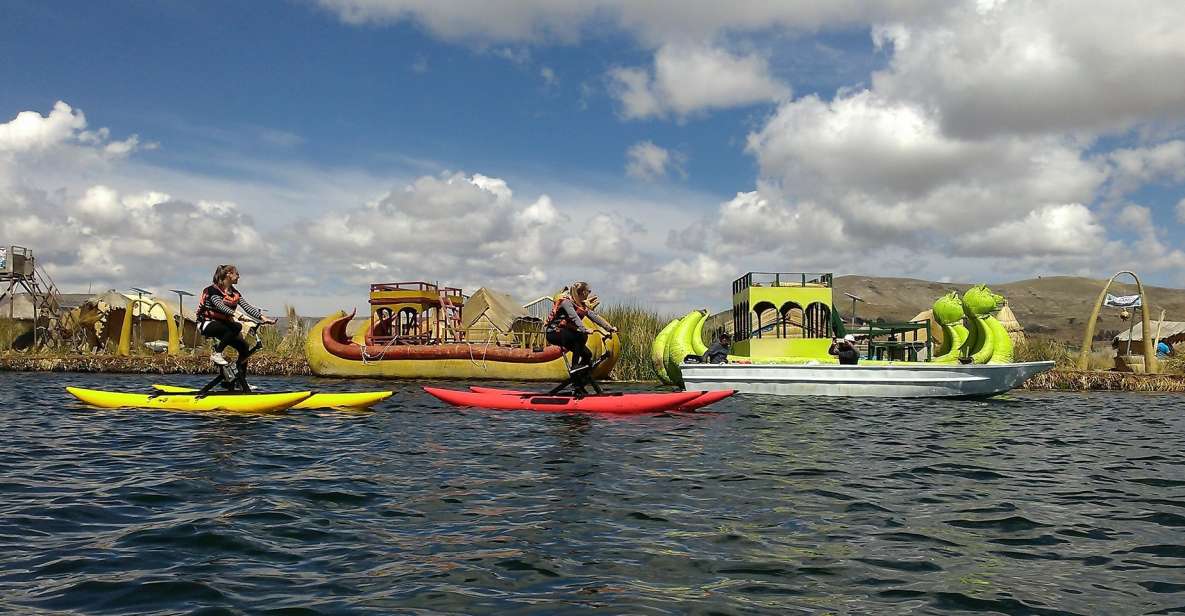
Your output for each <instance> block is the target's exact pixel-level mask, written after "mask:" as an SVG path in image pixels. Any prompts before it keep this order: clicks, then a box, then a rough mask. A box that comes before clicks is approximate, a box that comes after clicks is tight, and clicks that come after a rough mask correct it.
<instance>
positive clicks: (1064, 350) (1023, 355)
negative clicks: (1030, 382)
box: [1012, 337, 1078, 369]
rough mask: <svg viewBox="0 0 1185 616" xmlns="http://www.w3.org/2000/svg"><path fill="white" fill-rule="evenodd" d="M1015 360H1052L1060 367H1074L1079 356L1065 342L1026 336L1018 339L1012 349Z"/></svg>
mask: <svg viewBox="0 0 1185 616" xmlns="http://www.w3.org/2000/svg"><path fill="white" fill-rule="evenodd" d="M1012 356H1013V360H1014V361H1018V362H1024V361H1052V362H1054V363H1056V364H1057V367H1058V368H1067V369H1069V368H1073V367H1075V366H1077V365H1078V356H1077V355H1075V354H1074V353H1073V352H1072V351H1071V350H1070V348H1069V347H1067V346H1066V345H1065V344H1063V343H1061V342H1058V341H1056V340H1051V339H1049V338H1032V337H1026V338H1022V339H1021V340H1019V341H1017V342H1016V344H1015V345H1014V346H1013V349H1012Z"/></svg>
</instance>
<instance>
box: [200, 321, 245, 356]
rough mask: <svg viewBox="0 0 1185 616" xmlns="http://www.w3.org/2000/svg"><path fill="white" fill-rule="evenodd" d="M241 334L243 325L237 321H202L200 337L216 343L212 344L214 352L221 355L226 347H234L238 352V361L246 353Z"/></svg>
mask: <svg viewBox="0 0 1185 616" xmlns="http://www.w3.org/2000/svg"><path fill="white" fill-rule="evenodd" d="M242 333H243V324H242V323H239V322H238V321H215V320H213V319H211V320H209V321H202V335H203V336H205V337H207V338H213V339H215V340H217V341H218V342H216V343H215V344H214V350H215V351H217V352H219V353H221V352H222V350H223V349H225V348H226V347H227V346H231V347H234V350H236V351H238V352H239V359H240V360H241V359H243V358H244V357H245V356H246V355H247V351H248V347H247V341H246V340H243V337H242V336H241V335H240V334H242Z"/></svg>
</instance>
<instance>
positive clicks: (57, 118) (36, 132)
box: [0, 101, 98, 152]
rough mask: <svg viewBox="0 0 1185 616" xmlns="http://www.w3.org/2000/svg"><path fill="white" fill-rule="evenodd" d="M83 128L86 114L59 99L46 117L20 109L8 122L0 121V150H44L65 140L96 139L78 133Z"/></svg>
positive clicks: (83, 140)
mask: <svg viewBox="0 0 1185 616" xmlns="http://www.w3.org/2000/svg"><path fill="white" fill-rule="evenodd" d="M84 128H86V116H84V115H83V114H82V112H81V111H78V112H75V111H74V110H73V109H71V108H70V106H69V105H67V104H66V103H63V102H62V101H58V102H57V103H56V104H54V106H53V111H50V112H49V115H48V116H43V115H41V114H39V113H37V112H36V111H22V112H20V113H18V114H17V115H16V117H15V118H13V119H12V120H11V121H9V122H7V123H5V124H0V152H4V151H6V152H24V151H29V150H38V149H47V148H51V147H54V146H57V145H60V144H63V143H66V142H67V141H71V140H79V141H82V142H83V143H87V142H91V141H96V140H97V139H98V136H97V135H96V136H91V135H90V134H87V135H86V136H85V137H82V136H80V135H81V133H80V131H82V129H84Z"/></svg>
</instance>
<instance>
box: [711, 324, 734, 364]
mask: <svg viewBox="0 0 1185 616" xmlns="http://www.w3.org/2000/svg"><path fill="white" fill-rule="evenodd" d="M729 353H732V336H729V335H728V332H724V333H722V334H720V336H719V337H718V338H716V340H715V341H714V342H712V346H710V347H708V350H707V352H705V353H704V363H705V364H727V363H728V354H729Z"/></svg>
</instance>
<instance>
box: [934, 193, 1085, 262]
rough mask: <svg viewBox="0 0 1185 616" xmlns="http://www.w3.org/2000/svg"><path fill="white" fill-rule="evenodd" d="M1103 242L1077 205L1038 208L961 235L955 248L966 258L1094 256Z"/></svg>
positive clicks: (1078, 204)
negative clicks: (1017, 217) (1021, 216)
mask: <svg viewBox="0 0 1185 616" xmlns="http://www.w3.org/2000/svg"><path fill="white" fill-rule="evenodd" d="M1104 241H1105V232H1104V229H1103V226H1102V225H1101V224H1099V222H1098V221H1097V220H1096V219H1095V216H1094V214H1093V213H1092V212H1091V211H1090V210H1089V209H1088V208H1087V207H1086V206H1084V205H1082V204H1080V203H1068V204H1064V205H1050V206H1045V207H1041V208H1039V209H1036V210H1033V211H1031V212H1029V213H1028V214H1027V215H1026V216H1025V217H1024V218H1023V219H1020V220H1007V221H1004V222H1001V223H1000V224H997V225H995V226H993V227H990V228H988V229H984V230H981V231H975V232H971V233H964V234H962V235H961V236H960V238H959V241H958V243H957V246H958V247H959V248H960V249H961V250H962V251H963V254H965V255H967V256H976V255H979V256H989V257H1001V258H1008V257H1012V256H1016V255H1024V256H1030V257H1031V256H1037V257H1042V256H1050V255H1055V256H1057V255H1090V254H1094V253H1097V252H1098V251H1099V250H1100V249H1101V248H1102V246H1103V244H1104Z"/></svg>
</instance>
